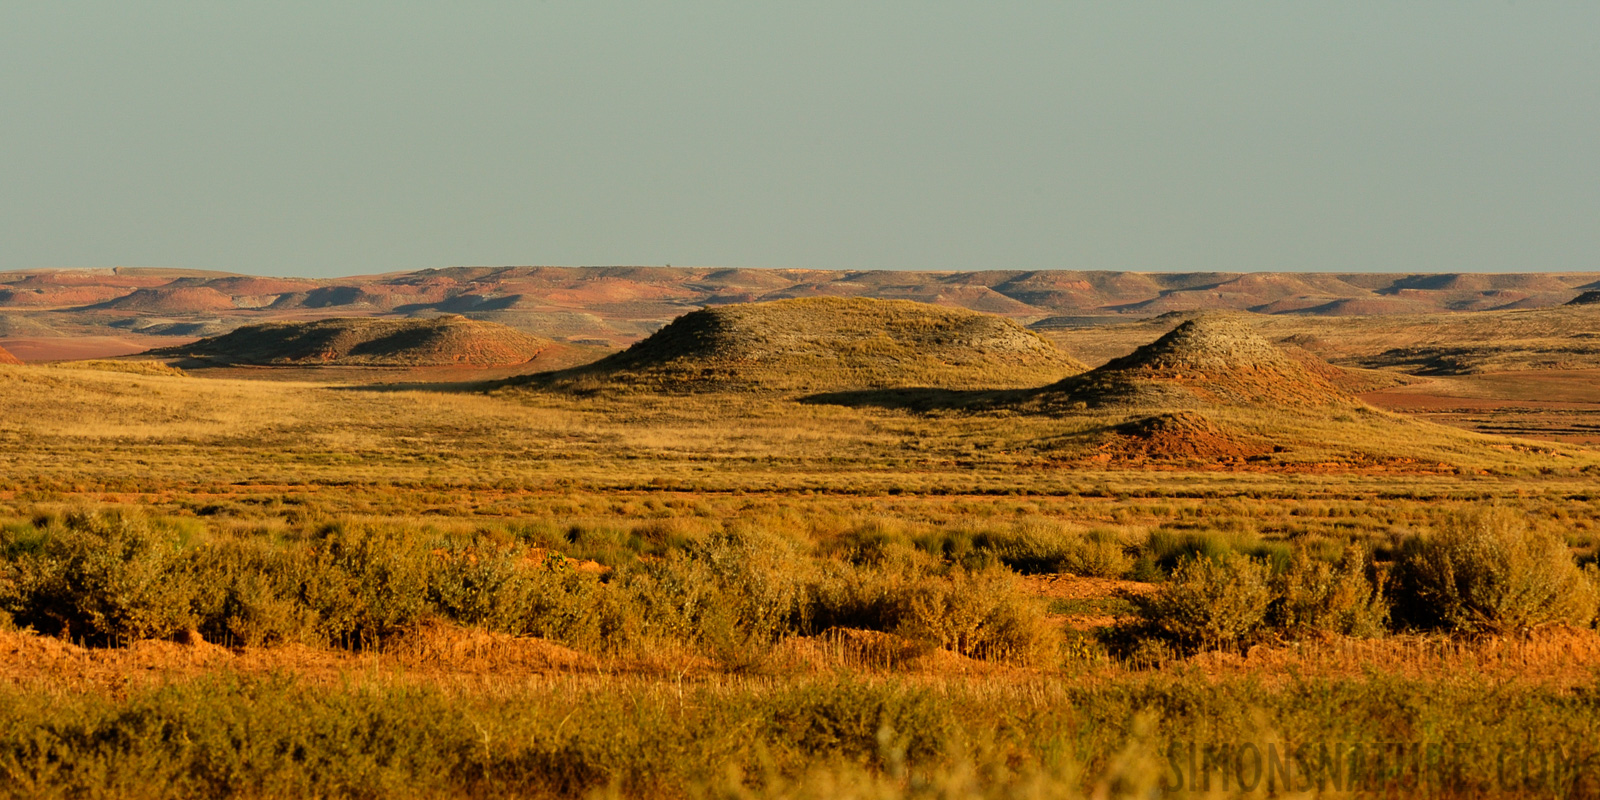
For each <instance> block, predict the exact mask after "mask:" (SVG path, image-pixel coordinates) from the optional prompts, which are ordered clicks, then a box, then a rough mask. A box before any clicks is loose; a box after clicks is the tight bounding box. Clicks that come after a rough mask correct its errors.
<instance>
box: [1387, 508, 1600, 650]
mask: <svg viewBox="0 0 1600 800" xmlns="http://www.w3.org/2000/svg"><path fill="white" fill-rule="evenodd" d="M1596 604H1597V596H1596V588H1595V584H1594V582H1593V581H1592V580H1590V579H1589V577H1588V576H1586V575H1585V574H1584V572H1583V570H1581V569H1579V568H1578V566H1577V564H1576V562H1574V560H1573V558H1572V554H1571V552H1569V551H1568V549H1567V546H1566V544H1565V543H1564V542H1563V541H1561V539H1560V538H1558V537H1556V536H1552V535H1549V534H1544V533H1539V532H1535V531H1530V530H1528V528H1527V525H1526V524H1525V523H1524V522H1523V520H1522V518H1521V517H1519V516H1518V515H1516V514H1514V513H1512V512H1511V511H1508V510H1505V509H1488V510H1484V511H1478V512H1472V513H1466V514H1461V515H1458V516H1455V517H1452V518H1451V519H1449V520H1447V521H1446V522H1445V523H1444V524H1443V525H1441V526H1440V527H1439V529H1438V530H1437V531H1435V532H1434V533H1433V534H1432V535H1429V536H1422V537H1415V538H1412V539H1409V540H1407V541H1406V542H1405V544H1404V545H1403V546H1402V548H1401V551H1400V556H1399V560H1398V564H1397V569H1396V610H1397V611H1398V612H1399V613H1400V614H1401V615H1402V617H1403V619H1404V621H1405V622H1407V623H1410V624H1412V625H1416V626H1418V627H1426V628H1443V629H1447V630H1455V631H1486V632H1510V631H1526V630H1529V629H1532V628H1537V627H1540V626H1543V625H1552V624H1568V625H1588V624H1589V623H1590V622H1592V621H1593V620H1594V618H1595V611H1596Z"/></svg>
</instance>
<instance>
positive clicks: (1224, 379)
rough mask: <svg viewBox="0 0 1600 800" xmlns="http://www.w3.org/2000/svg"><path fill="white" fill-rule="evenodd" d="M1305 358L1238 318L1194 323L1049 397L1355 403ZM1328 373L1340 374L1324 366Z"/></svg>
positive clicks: (1093, 401)
mask: <svg viewBox="0 0 1600 800" xmlns="http://www.w3.org/2000/svg"><path fill="white" fill-rule="evenodd" d="M1307 357H1308V356H1307V355H1305V354H1302V355H1301V356H1300V357H1299V358H1291V357H1290V356H1289V354H1287V353H1285V352H1284V351H1283V350H1281V349H1280V348H1278V347H1277V346H1275V345H1273V344H1272V343H1271V342H1268V341H1267V340H1266V339H1263V338H1262V337H1261V335H1260V334H1258V333H1256V332H1255V330H1254V328H1252V327H1251V326H1250V324H1249V323H1248V322H1247V321H1246V320H1245V319H1244V318H1243V317H1242V316H1239V315H1234V314H1216V315H1207V316H1202V317H1197V318H1195V319H1191V320H1189V321H1187V322H1184V323H1183V324H1181V325H1179V326H1178V327H1176V328H1174V329H1173V330H1172V331H1171V332H1169V333H1167V334H1166V335H1165V336H1162V337H1161V338H1160V339H1157V340H1156V341H1154V342H1152V343H1150V344H1147V345H1144V346H1143V347H1140V348H1139V349H1137V350H1135V351H1133V352H1132V353H1130V354H1128V355H1126V356H1123V357H1122V358H1118V359H1114V360H1112V361H1110V362H1108V363H1106V364H1105V365H1103V366H1101V367H1098V368H1096V369H1095V370H1093V371H1091V372H1089V373H1086V374H1084V375H1081V376H1078V377H1074V378H1068V379H1067V380H1064V381H1061V382H1060V383H1058V384H1056V385H1054V386H1051V387H1049V388H1048V389H1046V392H1064V393H1066V394H1067V395H1068V396H1069V398H1070V399H1071V400H1074V401H1082V402H1085V403H1088V404H1090V405H1097V406H1098V405H1172V406H1178V407H1182V406H1190V405H1207V404H1223V405H1253V406H1273V405H1287V406H1301V407H1304V406H1334V405H1352V404H1355V403H1357V402H1358V401H1356V400H1355V398H1354V397H1352V396H1351V395H1350V394H1349V393H1348V392H1346V391H1344V390H1343V389H1340V388H1339V387H1338V386H1336V385H1335V384H1334V383H1333V382H1331V381H1330V380H1328V378H1326V377H1324V375H1322V374H1318V373H1319V372H1324V370H1311V369H1308V368H1307V367H1306V365H1305V363H1304V361H1305V359H1306V358H1307ZM1328 369H1329V370H1332V369H1337V368H1336V367H1333V366H1331V365H1328Z"/></svg>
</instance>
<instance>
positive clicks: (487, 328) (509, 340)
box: [149, 316, 552, 367]
mask: <svg viewBox="0 0 1600 800" xmlns="http://www.w3.org/2000/svg"><path fill="white" fill-rule="evenodd" d="M551 344H552V343H551V342H550V341H549V340H548V339H540V338H538V337H535V336H529V335H528V334H525V333H522V332H521V331H518V330H514V329H512V328H508V327H506V326H504V325H499V324H496V323H493V322H479V321H476V320H469V319H466V318H464V317H453V316H447V317H437V318H433V319H370V318H336V319H323V320H317V321H315V322H290V323H270V324H266V325H248V326H245V327H242V328H239V329H237V330H234V331H232V332H230V333H226V334H223V335H221V336H214V337H210V338H206V339H201V340H199V341H197V342H193V343H191V344H186V345H179V346H176V347H166V348H160V349H157V350H151V351H150V352H149V355H155V356H166V357H188V358H197V359H201V360H203V361H210V362H214V363H218V364H250V365H264V366H316V365H329V366H388V367H401V366H410V367H416V366H452V365H459V366H474V367H498V366H513V365H517V364H523V363H526V362H528V361H531V360H533V359H534V358H535V357H537V356H538V355H539V354H540V353H541V352H542V351H544V350H545V349H546V348H547V347H549V346H550V345H551Z"/></svg>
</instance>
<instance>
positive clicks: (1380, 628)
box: [1271, 545, 1389, 638]
mask: <svg viewBox="0 0 1600 800" xmlns="http://www.w3.org/2000/svg"><path fill="white" fill-rule="evenodd" d="M1369 566H1370V559H1369V558H1368V556H1367V553H1366V550H1365V549H1364V548H1362V547H1361V546H1359V545H1350V546H1349V547H1348V548H1347V549H1346V550H1345V552H1344V555H1343V557H1342V558H1341V559H1340V561H1339V563H1337V564H1330V563H1328V562H1326V561H1320V560H1316V559H1313V558H1312V557H1311V555H1310V554H1309V553H1308V552H1306V551H1305V550H1296V551H1295V554H1294V557H1293V558H1292V559H1291V560H1290V562H1289V567H1288V568H1287V569H1285V570H1284V571H1283V572H1282V573H1281V574H1279V575H1278V576H1277V577H1276V578H1275V579H1274V581H1273V588H1274V590H1275V593H1276V594H1277V599H1276V600H1275V602H1274V604H1273V609H1272V615H1271V619H1272V624H1273V625H1274V627H1276V628H1278V629H1279V630H1280V631H1281V632H1283V633H1284V635H1286V636H1289V637H1291V638H1301V637H1306V636H1315V635H1318V634H1329V633H1331V634H1339V635H1343V636H1359V637H1372V636H1380V635H1382V634H1383V633H1384V631H1385V629H1386V627H1387V623H1388V620H1389V606H1388V604H1387V603H1386V602H1385V601H1384V598H1383V593H1382V592H1381V591H1380V590H1379V588H1378V587H1376V586H1374V584H1373V581H1372V580H1370V579H1369V578H1368V577H1367V572H1368V568H1369Z"/></svg>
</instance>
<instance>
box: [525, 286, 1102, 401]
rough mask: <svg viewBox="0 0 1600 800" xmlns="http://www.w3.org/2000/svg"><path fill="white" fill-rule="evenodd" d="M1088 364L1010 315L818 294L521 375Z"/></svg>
mask: <svg viewBox="0 0 1600 800" xmlns="http://www.w3.org/2000/svg"><path fill="white" fill-rule="evenodd" d="M1083 369H1085V367H1084V365H1083V364H1082V363H1081V362H1079V361H1078V360H1077V359H1074V358H1072V357H1071V356H1069V355H1067V354H1066V353H1064V352H1062V351H1061V350H1060V349H1058V348H1057V347H1056V346H1055V345H1054V344H1052V343H1051V342H1050V341H1049V340H1047V339H1045V338H1043V337H1042V336H1040V335H1038V334H1036V333H1034V332H1032V331H1029V330H1027V329H1026V328H1023V327H1022V326H1020V325H1018V324H1017V323H1015V322H1013V321H1011V320H1008V319H1005V318H1003V317H997V316H992V315H988V314H980V313H976V312H973V311H967V310H965V309H958V308H947V307H943V306H933V305H927V304H923V303H914V302H910V301H905V300H869V299H865V298H837V297H810V298H799V299H791V300H779V301H772V302H766V303H752V304H736V305H727V306H718V307H714V308H707V309H703V310H700V311H695V312H691V313H689V314H685V315H683V316H681V317H679V318H677V319H676V320H674V321H673V322H672V323H671V324H669V325H667V326H666V327H664V328H662V329H661V330H660V331H657V332H656V333H655V334H653V335H651V336H650V337H649V338H646V339H645V340H643V341H641V342H639V343H638V344H635V345H634V346H633V347H631V348H629V349H627V350H625V351H623V352H621V353H617V354H615V355H612V356H610V357H608V358H604V359H602V360H600V361H598V362H595V363H594V364H591V365H588V366H585V367H579V368H576V369H572V370H565V371H562V372H558V373H548V374H545V375H539V376H530V377H529V378H527V379H519V380H522V381H524V382H526V383H529V384H532V385H537V386H543V387H546V388H555V389H565V390H578V391H587V390H599V389H610V390H622V391H630V390H637V391H666V392H697V391H750V390H811V391H827V390H837V389H866V388H888V387H907V386H931V387H942V388H978V387H985V388H987V387H992V386H1001V387H1005V386H1027V385H1038V384H1039V383H1041V382H1045V381H1049V380H1054V379H1057V378H1059V377H1061V376H1062V375H1066V374H1075V373H1078V372H1081V371H1082V370H1083Z"/></svg>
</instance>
